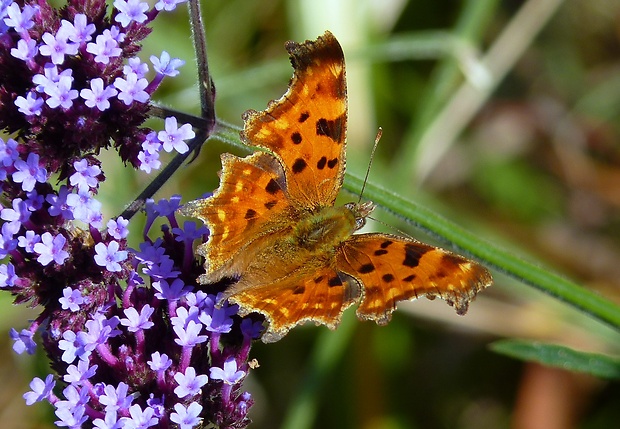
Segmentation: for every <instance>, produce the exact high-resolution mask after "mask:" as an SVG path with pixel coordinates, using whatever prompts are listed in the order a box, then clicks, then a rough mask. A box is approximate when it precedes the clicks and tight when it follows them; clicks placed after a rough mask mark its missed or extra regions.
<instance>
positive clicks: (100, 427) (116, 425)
mask: <svg viewBox="0 0 620 429" xmlns="http://www.w3.org/2000/svg"><path fill="white" fill-rule="evenodd" d="M93 425H94V427H96V428H97V429H121V428H123V422H121V421H120V420H119V419H118V416H117V415H116V411H109V412H106V413H105V419H104V420H101V419H95V420H93Z"/></svg>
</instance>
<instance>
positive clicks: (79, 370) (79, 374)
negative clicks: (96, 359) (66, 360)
mask: <svg viewBox="0 0 620 429" xmlns="http://www.w3.org/2000/svg"><path fill="white" fill-rule="evenodd" d="M97 367H98V366H97V365H93V366H90V367H89V363H88V361H85V360H80V361H79V362H78V364H77V366H76V365H69V367H68V368H67V374H66V375H65V376H64V377H63V380H64V381H65V382H66V383H70V384H76V385H81V384H83V383H84V382H85V381H87V380H88V379H89V378H91V377H92V376H94V375H95V374H96V373H97Z"/></svg>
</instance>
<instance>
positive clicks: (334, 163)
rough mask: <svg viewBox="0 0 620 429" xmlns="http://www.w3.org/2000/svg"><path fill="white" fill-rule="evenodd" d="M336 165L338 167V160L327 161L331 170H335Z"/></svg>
mask: <svg viewBox="0 0 620 429" xmlns="http://www.w3.org/2000/svg"><path fill="white" fill-rule="evenodd" d="M336 165H338V158H334V159H330V160H329V161H327V166H328V167H329V168H334V167H335V166H336Z"/></svg>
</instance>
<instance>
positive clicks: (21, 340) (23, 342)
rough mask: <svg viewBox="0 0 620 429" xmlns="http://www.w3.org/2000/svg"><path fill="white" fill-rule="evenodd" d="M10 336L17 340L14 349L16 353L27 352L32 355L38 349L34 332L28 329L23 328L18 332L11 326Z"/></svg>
mask: <svg viewBox="0 0 620 429" xmlns="http://www.w3.org/2000/svg"><path fill="white" fill-rule="evenodd" d="M9 336H10V337H11V339H12V340H13V341H15V342H14V343H13V350H14V351H15V353H17V354H19V355H21V354H22V353H24V352H27V353H28V354H29V355H32V354H34V352H35V351H36V348H37V343H35V342H34V340H33V339H32V338H33V337H34V332H31V331H29V330H28V329H22V331H21V332H17V331H16V330H15V329H13V328H11V330H10V331H9Z"/></svg>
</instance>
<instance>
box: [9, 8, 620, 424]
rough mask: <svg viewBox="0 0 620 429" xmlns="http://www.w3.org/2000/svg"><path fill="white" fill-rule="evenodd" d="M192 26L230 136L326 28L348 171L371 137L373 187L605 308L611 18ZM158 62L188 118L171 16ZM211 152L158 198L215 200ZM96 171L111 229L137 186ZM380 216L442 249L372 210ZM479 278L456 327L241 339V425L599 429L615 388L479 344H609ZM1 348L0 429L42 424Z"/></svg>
mask: <svg viewBox="0 0 620 429" xmlns="http://www.w3.org/2000/svg"><path fill="white" fill-rule="evenodd" d="M203 15H204V21H205V27H206V33H207V39H208V48H209V62H210V67H211V71H212V74H213V79H214V81H215V85H216V88H217V102H216V107H217V114H218V117H219V118H220V119H222V120H224V121H226V122H228V123H231V124H235V125H237V126H241V119H240V117H241V113H242V112H243V111H244V110H246V109H249V108H253V109H263V108H265V106H266V104H267V102H268V101H269V100H271V99H276V98H279V97H280V96H281V95H282V94H283V93H284V91H285V90H286V87H287V82H288V80H289V78H290V76H291V75H292V69H291V67H290V64H289V63H288V59H287V56H286V51H285V50H284V47H283V44H284V42H285V41H286V40H291V39H292V40H296V41H303V40H305V39H314V38H316V36H318V35H320V34H322V33H323V32H324V31H325V30H330V31H332V32H333V33H334V34H335V35H336V37H337V38H338V39H339V41H340V42H341V44H342V46H343V48H344V51H345V55H346V58H347V79H348V93H349V130H348V151H347V152H348V153H347V156H348V159H347V161H348V162H347V167H348V169H349V170H350V171H352V172H355V173H356V174H358V175H363V173H364V172H365V170H366V168H367V165H368V162H369V155H370V149H371V146H372V143H373V140H374V136H375V134H376V132H377V128H378V127H379V126H381V127H382V128H383V138H382V140H381V143H380V145H379V148H378V151H377V155H376V157H375V160H374V163H373V166H372V170H371V173H370V181H371V182H373V183H377V184H380V185H383V186H384V187H386V188H389V189H392V190H395V191H397V192H398V193H400V194H401V195H403V196H405V197H407V198H410V199H412V200H413V201H416V202H417V203H419V204H421V205H424V206H426V207H430V208H432V209H433V210H434V211H436V212H438V213H440V214H441V215H443V216H445V217H447V218H448V219H450V220H452V221H454V222H455V223H458V224H459V225H461V226H464V227H466V228H468V229H469V230H472V231H475V232H476V233H477V234H478V235H480V236H482V237H485V239H486V240H487V241H490V242H492V243H496V244H497V245H499V246H501V247H506V248H510V249H512V250H513V251H514V252H515V253H517V254H521V255H523V256H524V257H525V258H527V259H529V260H532V261H535V262H536V263H538V264H540V265H543V266H548V267H553V268H552V269H553V270H556V271H558V272H560V273H562V274H563V275H565V276H566V277H569V278H572V279H574V280H576V281H578V282H580V283H581V284H583V285H584V286H586V287H588V288H591V289H593V290H596V291H598V292H600V293H601V294H602V295H604V296H606V297H608V298H610V299H611V300H613V301H615V302H620V280H619V279H620V264H619V263H618V261H620V228H619V226H620V215H619V213H620V211H619V207H620V168H619V167H620V121H619V119H620V2H618V1H613V0H572V1H561V0H530V1H516V0H515V1H509V0H504V1H498V0H463V1H453V0H433V1H431V0H426V1H421V0H419V1H406V0H375V1H371V0H365V1H354V0H314V1H312V0H291V1H285V0H282V1H276V0H273V1H269V0H263V1H249V0H213V1H211V0H210V1H205V2H203ZM162 50H166V51H168V52H169V53H171V55H172V56H176V57H180V58H182V59H184V60H186V62H187V64H186V65H185V66H184V67H183V68H182V69H181V75H180V76H178V77H176V78H174V79H168V81H167V82H166V84H165V85H164V87H162V88H161V90H160V91H159V92H158V93H157V94H156V95H157V97H156V99H157V100H158V101H159V102H161V103H162V104H164V105H167V106H171V107H175V108H177V109H180V110H183V111H186V112H190V113H194V114H198V112H199V106H198V90H199V89H198V87H197V85H196V73H195V62H194V60H193V54H192V44H191V40H190V30H189V28H188V25H187V12H186V9H185V8H182V7H181V8H179V10H177V11H175V12H174V13H171V14H168V13H167V14H162V15H160V17H159V18H158V19H157V20H156V22H155V23H154V32H153V34H152V35H151V36H150V37H149V38H148V39H147V41H146V43H145V48H144V51H143V52H142V53H141V55H140V57H141V58H142V59H143V60H148V57H149V56H150V55H152V54H157V55H159V53H160V52H161V51H162ZM152 126H153V127H157V128H161V123H160V122H158V121H153V123H152ZM225 151H233V152H234V151H235V148H232V147H230V146H229V145H226V144H225V143H223V142H219V141H217V140H215V139H213V140H210V141H209V142H207V143H206V144H205V146H204V148H203V150H202V152H201V154H200V157H199V158H198V159H197V160H196V161H194V163H193V164H191V165H189V166H187V167H183V168H182V169H181V170H180V171H178V172H177V174H176V175H175V176H174V177H173V179H172V180H171V181H170V182H169V183H168V184H166V186H165V187H164V188H163V189H162V190H161V191H160V192H159V193H158V195H157V197H156V198H163V197H169V196H170V195H172V194H175V193H182V194H183V197H184V199H185V200H188V199H194V198H197V197H198V196H200V195H201V194H203V193H204V192H207V191H211V190H213V189H214V188H216V187H217V174H216V173H217V171H218V170H219V168H220V163H219V154H220V153H221V152H225ZM104 168H105V172H106V176H107V178H108V180H107V181H106V183H104V185H103V187H102V190H101V194H100V199H101V200H102V202H103V203H104V207H107V210H108V211H107V213H106V215H107V216H109V217H111V216H114V215H117V214H118V213H120V211H121V210H122V209H123V207H124V206H125V205H126V204H128V203H129V202H130V201H131V199H132V198H133V197H134V196H135V195H137V193H138V192H139V191H140V190H141V189H142V187H143V186H144V185H145V184H146V183H147V182H148V181H149V180H150V179H151V177H149V176H147V175H145V174H142V173H135V172H133V171H130V170H128V169H125V168H124V167H123V166H122V165H121V164H120V163H119V162H118V159H117V158H116V157H115V156H114V154H107V155H106V160H105V164H104ZM355 199H356V196H354V195H350V194H346V193H345V195H344V198H343V201H346V200H355ZM376 217H378V218H379V219H380V220H381V221H383V222H385V223H387V224H390V225H393V226H394V227H395V228H399V229H401V230H403V231H405V232H407V233H409V234H411V235H413V236H415V237H416V238H419V239H421V240H424V241H430V242H432V243H433V244H439V245H443V246H445V247H449V244H448V243H444V242H441V241H438V240H437V239H436V238H435V237H432V236H430V235H429V234H428V233H426V232H424V231H418V230H415V229H412V228H411V227H410V226H408V225H407V224H406V223H404V222H402V221H401V220H399V219H396V218H394V217H392V216H390V215H388V214H387V213H385V212H382V211H381V210H380V209H378V210H377V212H376ZM140 222H142V221H141V220H140V219H137V220H136V221H135V223H136V224H135V225H134V229H135V231H139V229H140V225H139V224H140ZM373 227H374V226H373ZM376 228H377V229H385V227H384V226H381V225H380V226H377V227H376ZM134 245H135V243H134ZM494 277H495V285H494V286H493V287H492V288H491V289H488V290H486V291H485V292H484V293H482V294H481V295H480V296H479V297H478V299H477V300H476V301H475V302H474V303H473V304H472V305H471V308H470V311H469V313H468V314H467V315H466V316H465V317H460V316H457V315H456V314H455V312H454V311H453V309H451V308H450V307H448V306H447V305H446V304H445V303H444V302H441V301H439V300H436V301H433V302H430V301H427V300H421V301H419V302H413V303H405V304H402V305H400V306H399V311H398V312H396V313H395V315H394V319H393V321H392V322H391V323H390V324H389V325H388V326H387V327H377V326H375V325H374V324H372V323H364V322H358V321H355V320H353V319H354V315H353V310H350V311H348V313H347V315H346V316H347V317H346V318H345V321H344V322H343V326H341V328H340V329H339V330H337V331H336V332H331V331H328V330H327V329H326V328H324V327H314V326H304V327H300V328H296V329H294V330H293V331H292V332H291V333H289V335H288V336H286V337H285V338H284V339H283V340H282V341H280V342H278V343H276V344H270V345H264V344H262V343H257V344H256V345H255V347H254V348H253V350H252V356H253V357H255V358H256V359H258V362H259V363H260V367H259V368H258V369H256V370H254V371H253V372H252V374H251V375H250V376H249V377H248V379H247V380H246V388H247V389H248V390H249V391H251V392H252V394H253V395H254V398H255V400H256V404H255V405H254V407H253V409H252V410H253V411H252V413H253V419H254V420H255V424H254V425H252V426H251V427H253V428H280V427H287V428H295V429H298V428H299V429H301V428H306V427H307V428H325V429H331V428H363V429H375V428H377V429H401V428H430V429H433V428H463V429H468V428H509V427H510V428H515V429H522V428H523V429H526V428H527V429H536V428H545V429H554V428H557V429H561V428H588V429H590V428H592V429H595V428H601V429H607V428H611V427H617V425H618V421H620V386H619V385H618V383H610V382H604V381H602V380H598V379H595V378H592V377H589V376H584V375H579V374H574V373H570V372H566V371H562V370H558V369H549V368H545V367H542V366H539V365H536V364H524V363H521V362H518V361H515V360H512V359H509V358H507V357H503V356H500V355H497V354H495V353H493V352H491V351H490V350H488V348H487V345H488V344H489V343H490V342H492V341H494V340H497V339H501V338H512V337H518V338H528V339H538V340H544V341H549V342H555V343H560V344H565V345H568V346H570V347H574V348H577V349H581V350H587V351H595V352H601V353H609V354H614V353H615V354H616V355H617V354H618V352H619V351H620V350H619V347H618V343H619V342H618V339H619V337H618V335H617V333H615V332H613V331H612V330H611V329H609V328H607V327H606V326H603V325H602V324H599V323H597V322H594V321H592V320H590V319H588V318H587V317H585V316H584V315H582V314H580V313H578V312H576V311H575V310H573V309H570V308H568V307H567V306H565V305H563V304H561V303H559V302H557V301H555V300H554V299H552V298H551V297H548V296H546V295H543V294H542V293H540V292H537V291H535V290H533V289H531V288H529V287H526V286H524V285H522V284H520V283H519V282H517V281H515V280H514V279H511V278H508V277H506V276H503V275H502V274H501V273H494ZM5 295H6V294H5ZM5 295H2V296H0V299H2V300H4V303H2V308H4V309H6V310H3V313H2V316H1V317H0V323H1V324H2V326H1V330H2V331H3V332H7V331H8V329H9V328H10V327H15V328H17V329H21V328H23V327H24V326H25V323H23V322H21V321H22V320H23V321H25V320H26V319H28V318H33V317H34V314H36V313H33V312H30V313H28V312H26V310H25V309H23V308H15V307H11V306H10V304H9V303H10V297H9V296H5ZM8 309H10V310H8ZM5 311H6V312H5ZM9 311H10V312H9ZM2 338H3V341H2V345H1V347H0V353H1V354H2V359H0V362H1V364H0V375H1V377H2V380H3V383H2V386H0V427H11V428H35V427H52V423H51V422H52V421H53V420H54V419H53V417H54V416H53V414H52V412H51V409H50V407H49V406H47V405H41V404H38V405H35V406H33V407H26V406H25V405H24V403H23V399H22V398H21V395H22V394H23V393H24V392H25V391H27V390H28V383H29V381H30V380H31V379H32V377H33V376H35V375H38V376H44V375H45V374H47V372H48V370H47V368H46V361H45V357H44V356H42V355H41V356H37V357H34V358H27V359H23V357H19V358H18V357H17V356H15V354H14V353H13V352H12V350H11V349H10V347H11V345H10V343H9V341H8V335H5V336H3V337H2Z"/></svg>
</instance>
